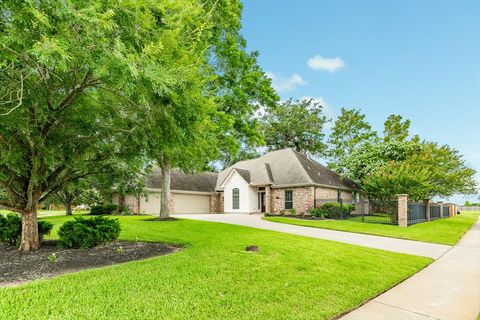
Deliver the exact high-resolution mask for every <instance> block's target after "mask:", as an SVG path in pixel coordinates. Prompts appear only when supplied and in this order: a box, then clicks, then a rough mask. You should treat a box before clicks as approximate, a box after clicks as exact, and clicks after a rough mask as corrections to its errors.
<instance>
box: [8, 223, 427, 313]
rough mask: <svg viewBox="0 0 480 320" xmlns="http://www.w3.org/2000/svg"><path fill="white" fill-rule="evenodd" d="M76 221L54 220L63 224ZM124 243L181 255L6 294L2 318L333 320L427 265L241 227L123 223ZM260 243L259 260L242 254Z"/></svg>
mask: <svg viewBox="0 0 480 320" xmlns="http://www.w3.org/2000/svg"><path fill="white" fill-rule="evenodd" d="M67 219H70V217H65V216H63V217H62V216H56V217H48V218H46V220H49V221H51V222H54V223H55V224H56V226H55V230H54V231H56V230H57V229H58V225H59V223H61V222H64V221H66V220H67ZM119 219H120V221H121V224H122V228H123V230H122V232H121V234H120V239H122V240H133V241H135V240H142V241H162V242H168V243H176V244H183V245H186V248H185V249H184V250H182V251H180V252H178V253H174V254H171V255H167V256H162V257H157V258H151V259H148V260H143V261H135V262H130V263H125V264H120V265H115V266H110V267H105V268H100V269H94V270H87V271H82V272H79V273H73V274H69V275H64V276H59V277H56V278H52V279H46V280H40V281H36V282H33V283H31V284H27V285H24V286H20V287H15V288H3V289H0V315H1V317H2V318H5V319H19V318H31V319H46V318H50V319H52V318H53V319H240V318H241V319H293V318H295V319H330V318H333V317H336V316H338V315H340V314H342V313H343V312H346V311H348V310H350V309H353V308H355V307H356V306H359V305H360V304H362V303H363V302H365V301H366V300H368V299H370V298H372V297H374V296H376V295H378V294H380V293H381V292H383V291H385V290H387V289H388V288H390V287H392V286H394V285H395V284H397V283H398V282H400V281H402V280H403V279H405V278H407V277H409V276H411V275H412V274H414V273H416V272H417V271H419V270H420V269H422V268H424V267H425V266H426V265H428V264H429V263H430V262H431V261H432V260H431V259H429V258H423V257H417V256H411V255H405V254H398V253H392V252H386V251H381V250H376V249H370V248H363V247H358V246H352V245H348V244H342V243H337V242H332V241H325V240H319V239H312V238H307V237H300V236H295V235H289V234H284V233H277V232H273V231H267V230H259V229H253V228H248V227H242V226H235V225H228V224H220V223H210V222H202V221H193V220H179V221H171V222H159V221H151V219H152V218H151V217H146V216H136V217H132V216H128V217H126V216H122V217H119ZM248 245H258V246H259V247H260V252H259V253H248V252H245V250H244V249H245V247H246V246H248Z"/></svg>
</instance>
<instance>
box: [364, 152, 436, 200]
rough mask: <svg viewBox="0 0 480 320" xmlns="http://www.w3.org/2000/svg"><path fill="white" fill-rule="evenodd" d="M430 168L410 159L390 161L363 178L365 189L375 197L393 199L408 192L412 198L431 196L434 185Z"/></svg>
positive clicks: (419, 198)
mask: <svg viewBox="0 0 480 320" xmlns="http://www.w3.org/2000/svg"><path fill="white" fill-rule="evenodd" d="M430 178H431V175H430V172H429V171H428V168H425V167H421V166H418V165H417V164H413V163H412V162H410V161H405V162H400V163H397V162H393V161H392V162H390V163H388V164H386V165H384V166H382V167H380V168H378V170H376V171H374V172H372V174H370V175H368V176H367V177H365V178H364V180H363V190H364V191H365V193H366V194H367V195H368V196H369V197H371V198H374V199H382V200H391V199H394V197H395V195H397V194H402V193H406V194H408V197H409V199H411V200H422V199H427V198H429V197H430V193H431V191H432V185H431V181H430Z"/></svg>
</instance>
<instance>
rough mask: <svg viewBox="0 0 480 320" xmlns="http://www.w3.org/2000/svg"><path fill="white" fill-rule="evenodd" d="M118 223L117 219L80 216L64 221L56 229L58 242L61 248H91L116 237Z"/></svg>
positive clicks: (118, 227) (118, 231) (118, 228)
mask: <svg viewBox="0 0 480 320" xmlns="http://www.w3.org/2000/svg"><path fill="white" fill-rule="evenodd" d="M119 234H120V223H119V222H118V220H117V219H108V218H105V217H101V216H99V217H95V218H92V219H84V218H81V217H77V218H75V220H72V221H67V222H65V223H64V224H63V225H62V226H61V227H60V229H59V230H58V235H59V237H60V239H59V241H58V244H59V246H61V247H63V248H75V249H78V248H93V247H95V246H97V245H99V244H102V243H107V242H110V241H113V240H115V239H117V238H118V235H119Z"/></svg>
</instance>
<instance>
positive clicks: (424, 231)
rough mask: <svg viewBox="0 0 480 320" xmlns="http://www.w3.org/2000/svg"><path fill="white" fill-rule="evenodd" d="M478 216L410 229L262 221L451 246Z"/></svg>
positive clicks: (275, 219) (330, 222) (332, 222)
mask: <svg viewBox="0 0 480 320" xmlns="http://www.w3.org/2000/svg"><path fill="white" fill-rule="evenodd" d="M479 216H480V212H463V213H462V214H460V215H458V216H455V217H452V218H448V219H439V220H435V221H431V222H424V223H418V224H414V225H411V226H409V227H399V226H393V225H385V224H378V223H363V222H357V221H351V220H302V219H295V218H285V217H265V218H264V219H265V220H268V221H273V222H281V223H287V224H294V225H298V226H306V227H314V228H322V229H331V230H339V231H348V232H355V233H365V234H373V235H378V236H384V237H391V238H400V239H409V240H417V241H425V242H433V243H440V244H448V245H454V244H456V243H457V242H458V240H460V238H461V237H462V236H463V235H464V234H465V232H467V230H468V229H470V227H471V226H472V225H473V224H474V223H475V221H477V219H478V217H479Z"/></svg>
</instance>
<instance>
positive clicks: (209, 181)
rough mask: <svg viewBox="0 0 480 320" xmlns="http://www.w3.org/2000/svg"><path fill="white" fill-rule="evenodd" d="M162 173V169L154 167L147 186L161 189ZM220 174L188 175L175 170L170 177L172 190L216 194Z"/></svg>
mask: <svg viewBox="0 0 480 320" xmlns="http://www.w3.org/2000/svg"><path fill="white" fill-rule="evenodd" d="M161 178H162V172H161V170H160V168H158V167H154V168H153V170H152V172H151V173H150V174H149V175H148V177H147V181H146V183H145V186H146V187H147V188H152V189H161V188H162V185H161ZM217 178H218V173H216V172H202V173H194V174H187V173H184V172H183V171H181V170H178V169H174V170H172V174H171V177H170V189H171V190H183V191H200V192H214V191H215V184H216V183H217Z"/></svg>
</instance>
